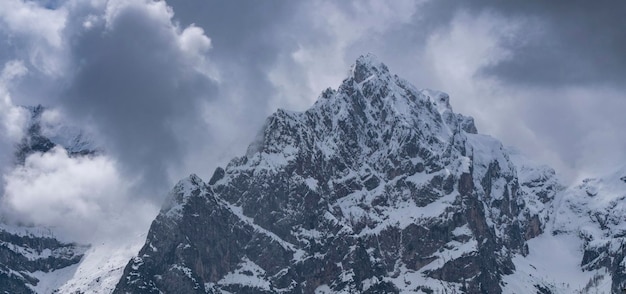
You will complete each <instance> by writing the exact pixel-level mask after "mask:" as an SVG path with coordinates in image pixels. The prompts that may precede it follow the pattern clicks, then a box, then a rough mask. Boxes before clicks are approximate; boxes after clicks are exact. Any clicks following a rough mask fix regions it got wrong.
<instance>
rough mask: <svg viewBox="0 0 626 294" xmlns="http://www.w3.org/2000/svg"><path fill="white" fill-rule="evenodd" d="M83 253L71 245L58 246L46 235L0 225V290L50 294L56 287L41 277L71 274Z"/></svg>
mask: <svg viewBox="0 0 626 294" xmlns="http://www.w3.org/2000/svg"><path fill="white" fill-rule="evenodd" d="M86 249H87V247H85V246H80V245H77V244H75V243H62V242H59V241H58V240H56V239H55V238H54V236H53V235H52V234H51V233H50V232H49V231H45V230H41V229H33V228H24V227H12V226H7V225H0V290H2V291H3V293H50V292H52V291H53V290H55V289H56V287H57V286H58V285H57V284H55V281H54V280H52V281H50V280H47V279H45V276H46V275H48V274H50V273H53V272H57V273H59V272H63V273H65V272H71V270H72V269H73V268H74V267H73V265H75V264H77V263H78V262H79V261H80V260H81V258H82V257H83V255H84V252H85V250H86ZM57 278H59V277H58V276H57Z"/></svg>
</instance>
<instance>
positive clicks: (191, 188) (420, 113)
mask: <svg viewBox="0 0 626 294" xmlns="http://www.w3.org/2000/svg"><path fill="white" fill-rule="evenodd" d="M521 169H523V172H521V174H522V175H523V176H520V172H519V170H521ZM558 189H559V186H558V183H557V181H556V180H555V177H554V171H553V170H551V169H545V168H540V167H535V166H523V167H520V166H517V165H515V164H514V162H513V161H512V160H511V158H510V156H509V152H507V151H506V150H505V149H504V148H503V147H502V145H501V144H500V143H499V142H498V141H496V140H495V139H493V138H491V137H488V136H484V135H480V134H477V130H476V127H475V126H474V123H473V119H472V118H469V117H465V116H462V115H460V114H456V113H454V112H453V111H452V108H451V107H450V104H449V97H448V95H446V94H445V93H441V92H436V91H431V90H418V89H416V88H415V87H414V86H412V85H411V84H409V83H408V82H406V81H405V80H402V79H400V78H399V77H397V76H395V75H392V74H391V73H390V72H389V70H388V68H387V67H386V66H385V65H384V64H381V63H380V62H378V61H377V60H376V59H375V58H374V57H373V56H370V55H368V56H363V57H360V58H359V59H358V60H357V62H356V64H355V65H354V66H353V67H352V70H351V74H350V76H349V77H348V78H347V79H345V80H344V81H343V83H342V84H341V85H340V86H339V88H338V89H337V90H332V89H328V90H326V91H324V92H323V93H322V95H321V96H320V97H319V99H318V101H317V102H316V103H315V105H313V106H312V107H311V109H309V110H307V111H305V112H301V113H299V112H288V111H284V110H278V111H277V112H276V113H275V114H273V115H272V116H270V117H269V118H268V119H267V121H266V123H265V125H264V126H263V128H262V130H261V132H260V133H259V135H258V137H257V139H256V140H255V142H253V143H252V144H251V145H250V147H249V149H248V152H247V154H246V155H245V156H243V157H240V158H235V159H233V160H232V161H231V162H230V163H229V164H228V166H226V167H225V168H218V169H217V170H216V171H215V174H214V176H213V177H212V178H211V179H210V181H209V182H208V183H204V182H203V181H202V180H201V179H199V178H198V177H196V176H191V177H189V178H188V179H185V180H182V181H181V182H180V183H179V184H178V185H176V187H175V188H174V189H173V190H172V192H171V193H170V197H169V200H168V201H167V203H166V204H165V205H164V206H163V209H162V210H161V213H160V214H159V216H158V217H157V218H156V220H155V221H154V222H153V224H152V226H151V228H150V232H149V234H148V238H147V241H146V244H145V246H144V247H143V248H142V249H141V251H140V252H139V254H138V256H137V257H136V258H134V259H133V260H131V261H130V262H129V264H128V265H127V267H126V269H125V271H124V276H123V277H122V279H121V280H120V282H119V284H118V286H117V288H116V290H115V292H114V293H160V292H163V293H172V292H179V293H225V292H226V291H227V292H236V293H263V292H266V293H277V292H286V293H314V292H315V293H331V292H332V293H355V292H359V293H397V292H400V291H414V292H420V291H421V292H423V293H435V292H437V291H448V292H458V293H461V292H470V293H501V292H502V290H503V286H505V285H506V283H505V282H504V281H503V276H505V275H509V274H512V273H514V271H515V265H514V262H513V259H514V257H515V256H526V255H527V254H528V253H529V249H528V244H527V241H528V240H529V239H531V238H533V237H535V236H537V235H539V234H541V233H542V232H544V229H545V223H546V221H547V219H548V218H549V217H548V208H549V206H550V203H552V201H553V199H554V197H555V193H556V192H557V190H558ZM545 287H546V286H544V285H543V284H537V289H540V288H545Z"/></svg>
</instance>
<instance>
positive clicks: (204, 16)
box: [168, 0, 300, 125]
mask: <svg viewBox="0 0 626 294" xmlns="http://www.w3.org/2000/svg"><path fill="white" fill-rule="evenodd" d="M168 4H169V5H170V6H172V8H173V9H174V12H175V14H174V19H175V20H176V21H179V22H180V23H181V25H182V26H187V25H190V24H195V25H197V26H199V27H202V28H203V29H204V31H205V32H206V34H207V35H208V36H209V37H210V38H211V40H212V42H213V44H214V48H213V50H212V51H211V56H212V57H213V60H214V62H215V64H216V65H217V66H218V67H219V68H220V76H221V82H222V89H221V91H222V92H221V95H220V97H221V99H228V98H229V97H228V95H229V93H227V92H228V91H229V89H232V88H237V91H238V92H239V95H241V96H242V97H243V98H244V100H245V101H246V103H243V104H241V105H238V106H239V107H241V109H240V111H242V112H245V113H247V114H248V115H246V116H244V117H243V119H246V120H247V121H242V122H241V123H242V124H243V125H246V124H251V123H252V124H255V123H259V122H260V121H261V120H262V119H263V117H265V116H266V115H267V114H268V113H267V112H265V111H259V110H261V109H266V108H267V107H268V105H267V103H268V101H269V100H270V99H271V97H272V96H273V95H275V88H274V86H273V85H272V84H271V82H270V81H269V79H268V76H267V74H268V71H269V69H270V68H271V67H272V66H273V65H274V64H275V63H276V61H277V58H278V57H279V56H280V55H281V54H284V53H285V52H291V51H292V50H293V49H294V47H295V43H294V40H292V39H288V38H285V36H284V35H283V34H282V33H281V32H285V31H287V30H289V27H288V26H289V24H290V23H291V21H293V19H292V17H293V14H294V11H295V10H296V9H297V7H298V6H299V5H300V4H299V3H298V2H297V1H274V0H272V1H205V0H173V1H168Z"/></svg>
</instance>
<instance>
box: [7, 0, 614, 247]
mask: <svg viewBox="0 0 626 294" xmlns="http://www.w3.org/2000/svg"><path fill="white" fill-rule="evenodd" d="M624 6H626V4H623V3H622V2H618V1H607V2H602V3H601V4H600V3H595V2H594V3H590V2H585V1H573V2H567V3H560V2H549V3H548V2H545V1H524V2H520V3H512V2H502V1H488V0H484V1H472V2H458V1H449V0H442V1H394V2H384V1H374V0H369V1H345V2H336V1H328V0H313V1H307V2H295V1H262V2H260V1H259V2H257V1H255V2H240V1H227V2H224V1H205V0H169V1H167V2H165V1H152V0H150V1H148V0H91V1H79V0H65V1H56V0H55V1H52V0H38V1H25V0H6V1H3V2H2V3H0V37H1V38H0V39H1V40H3V41H2V42H0V64H1V65H2V68H4V70H3V74H2V79H1V80H0V106H1V108H0V119H1V122H2V128H3V132H2V133H1V134H0V137H1V138H0V148H2V154H0V164H2V167H3V175H4V176H3V189H4V190H5V194H7V195H8V196H6V195H5V200H4V201H5V204H4V205H3V206H4V207H7V208H10V209H9V210H10V211H12V212H11V216H12V217H13V218H16V219H19V220H20V221H22V222H26V223H35V224H49V225H50V224H52V225H54V226H56V227H58V228H59V231H63V232H65V233H66V234H69V235H72V236H73V237H76V238H80V237H83V236H89V235H90V233H89V232H94V231H98V230H86V229H84V228H104V227H106V225H104V224H105V223H106V221H104V220H105V219H112V217H111V216H114V215H115V217H116V218H117V219H119V220H120V221H119V223H120V224H121V223H130V222H134V223H144V225H143V226H145V224H146V223H149V221H150V220H151V218H152V216H153V215H154V213H156V207H158V206H159V205H160V202H161V201H162V199H163V197H164V195H165V193H166V191H167V190H168V189H169V188H170V187H171V186H172V185H173V183H174V182H175V181H176V180H177V179H179V178H182V177H184V176H186V175H187V174H189V173H198V174H199V175H200V176H202V177H204V178H208V177H210V175H211V172H212V171H213V169H214V168H215V167H216V166H217V165H223V164H225V163H226V162H227V161H228V160H229V159H230V158H231V157H233V156H237V155H241V154H243V153H244V151H245V149H246V145H247V144H248V142H250V141H251V139H252V138H253V137H254V134H255V133H256V131H257V129H258V128H259V126H260V125H261V124H262V122H263V120H264V119H265V117H266V116H267V115H269V114H270V113H271V112H273V111H274V110H275V109H276V108H287V109H293V110H303V109H306V108H307V107H308V106H310V105H311V104H312V103H313V101H314V100H315V99H316V97H317V95H319V93H320V92H321V91H322V90H323V89H325V88H327V87H336V86H337V85H338V84H339V83H340V82H341V80H342V79H343V78H344V77H345V75H346V72H347V69H348V67H349V65H350V64H351V63H352V62H353V61H354V60H355V59H356V57H358V56H359V55H361V54H365V53H367V52H372V53H374V54H375V55H377V56H378V57H379V58H380V59H381V60H382V61H384V62H385V63H386V64H387V65H388V66H389V67H390V69H391V70H392V71H393V72H395V73H397V74H398V75H400V76H402V77H405V78H407V79H408V80H409V81H411V82H413V83H414V84H415V85H416V86H417V87H423V88H433V89H439V90H442V91H446V92H448V93H449V94H450V95H451V100H452V101H451V102H452V105H453V107H454V109H455V111H457V112H460V113H463V114H466V115H471V116H474V117H475V119H476V122H477V125H478V128H479V131H481V132H483V133H487V134H491V135H493V136H494V137H496V138H498V139H500V140H502V141H503V142H504V143H505V144H507V145H512V146H516V147H517V148H518V149H521V151H523V152H525V153H527V154H529V155H530V156H531V157H535V158H536V159H538V160H540V161H543V162H547V163H549V164H550V165H552V166H554V167H556V168H557V171H558V172H559V173H560V174H561V175H562V177H563V178H565V179H566V181H574V180H576V179H577V178H579V177H583V176H587V175H589V174H592V173H593V172H596V171H598V170H602V169H607V168H610V167H612V166H613V165H616V164H622V163H623V162H625V161H626V154H625V153H624V152H623V150H626V136H624V135H623V134H622V133H623V132H621V127H622V126H623V125H626V116H624V115H623V113H624V112H626V99H625V98H624V94H623V93H625V92H626V91H625V90H626V89H625V88H626V81H624V77H626V74H625V71H626V58H625V57H624V54H623V52H625V51H626V36H625V33H624V30H623V29H621V28H622V27H623V25H621V26H620V24H622V23H623V22H625V21H626V20H625V19H624V18H623V17H621V15H620V14H619V13H620V12H621V11H623V10H624V8H625V7H624ZM36 104H43V105H45V106H48V107H50V108H52V109H54V111H57V112H58V113H61V114H62V116H63V119H64V120H65V121H67V122H69V123H71V124H73V125H78V126H81V127H82V128H84V129H88V130H89V131H90V132H91V133H93V134H94V136H95V139H97V140H98V141H99V142H101V145H102V148H103V150H105V152H104V153H103V154H100V155H98V156H96V157H91V158H82V159H81V158H75V157H69V156H67V154H66V153H65V152H64V151H63V150H60V149H56V150H55V151H54V152H52V153H50V154H44V155H41V154H34V155H32V156H31V157H29V158H28V159H27V162H26V164H25V165H24V166H17V167H16V166H12V165H11V156H12V151H10V150H12V149H11V147H12V144H14V143H15V142H17V141H19V138H20V137H21V135H22V132H23V128H24V124H25V122H24V121H25V114H24V113H23V112H21V110H20V108H19V107H17V106H18V105H36ZM70 179H73V180H71V181H70ZM64 181H66V182H65V183H66V185H65V186H63V185H62V183H63V182H64ZM104 183H107V184H104ZM45 186H49V187H51V188H49V189H45V188H43V187H45ZM87 191H90V192H89V193H88V192H87ZM52 199H55V200H56V201H51V200H52ZM35 203H46V206H45V208H43V207H44V206H39V207H38V206H37V205H36V204H35ZM129 203H133V204H132V205H137V206H133V207H136V208H133V209H138V210H141V211H146V213H145V214H140V215H144V219H143V221H138V220H136V219H134V218H133V217H134V216H132V215H131V213H126V214H124V213H121V212H123V211H125V209H128V206H127V205H130V204H129ZM142 203H143V204H145V205H144V206H142ZM141 207H143V208H141ZM149 211H151V213H152V214H151V213H149ZM7 214H9V213H8V212H7ZM63 215H68V216H71V217H69V218H67V219H65V220H64V218H63V217H62V216H63ZM77 219H85V220H87V221H85V225H84V227H81V226H76V225H75V223H76V221H75V220H77ZM72 232H74V233H72ZM91 234H94V233H91Z"/></svg>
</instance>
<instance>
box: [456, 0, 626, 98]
mask: <svg viewBox="0 0 626 294" xmlns="http://www.w3.org/2000/svg"><path fill="white" fill-rule="evenodd" d="M465 4H466V5H471V6H468V8H469V9H479V10H492V11H494V12H496V13H500V14H502V15H503V16H505V17H510V18H521V19H524V20H525V21H526V22H527V25H526V26H525V27H524V28H522V31H520V32H519V35H518V36H516V37H514V38H511V39H505V40H503V44H502V45H503V46H504V47H505V48H507V49H509V50H510V51H511V52H512V53H513V55H512V56H511V58H510V59H508V60H506V61H504V62H500V63H498V64H496V65H493V66H491V67H489V68H486V69H485V70H484V73H485V74H488V75H492V76H497V77H498V78H501V79H505V80H506V81H508V82H511V83H516V84H523V85H537V86H548V87H551V86H555V85H573V84H581V83H582V84H589V83H592V84H598V83H599V84H612V85H618V86H621V85H623V84H624V83H626V54H624V52H626V30H624V28H625V27H626V18H625V17H624V11H626V2H624V1H582V0H580V1H472V2H467V3H465Z"/></svg>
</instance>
